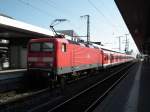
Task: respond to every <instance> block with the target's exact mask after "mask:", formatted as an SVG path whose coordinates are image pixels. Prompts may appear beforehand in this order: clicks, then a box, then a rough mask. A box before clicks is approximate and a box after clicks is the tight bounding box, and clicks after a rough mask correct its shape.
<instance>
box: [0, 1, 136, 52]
mask: <svg viewBox="0 0 150 112" xmlns="http://www.w3.org/2000/svg"><path fill="white" fill-rule="evenodd" d="M0 13H3V14H6V15H8V16H11V17H13V18H14V19H16V20H19V21H23V22H26V23H29V24H32V25H36V26H39V27H42V28H46V29H49V26H50V24H51V23H52V21H53V20H55V19H67V20H68V21H66V22H63V23H60V24H58V25H57V26H55V29H56V30H74V31H75V32H76V33H77V34H78V35H81V36H84V35H86V25H87V24H86V22H87V19H86V18H81V16H84V15H90V40H91V41H98V42H102V44H103V45H104V46H106V47H109V48H110V49H112V50H116V51H117V50H118V49H119V39H118V37H119V36H121V51H122V52H123V51H124V49H125V34H129V35H128V36H127V37H128V40H129V50H131V49H133V50H134V52H135V53H136V52H137V51H138V50H137V48H136V45H135V44H134V41H133V39H132V37H131V35H130V33H129V31H128V29H127V27H126V25H125V23H124V20H123V18H122V17H121V14H120V12H119V10H118V8H117V6H116V4H115V2H114V0H0ZM84 39H85V38H84Z"/></svg>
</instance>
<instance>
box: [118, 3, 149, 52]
mask: <svg viewBox="0 0 150 112" xmlns="http://www.w3.org/2000/svg"><path fill="white" fill-rule="evenodd" d="M115 2H116V4H117V6H118V9H119V10H120V12H121V15H122V17H123V19H124V20H125V23H126V25H127V27H128V29H129V31H130V33H131V35H132V37H133V39H134V41H135V43H136V45H137V47H138V49H139V51H140V52H142V53H144V54H150V28H149V27H150V12H149V11H150V2H149V0H115Z"/></svg>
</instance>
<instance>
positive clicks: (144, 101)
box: [93, 62, 150, 112]
mask: <svg viewBox="0 0 150 112" xmlns="http://www.w3.org/2000/svg"><path fill="white" fill-rule="evenodd" d="M93 112H150V64H148V63H142V62H139V63H137V64H136V65H135V66H134V67H133V68H132V70H131V71H130V73H129V75H128V76H127V77H126V78H125V79H124V80H123V81H121V83H120V84H119V85H118V86H117V87H116V88H115V89H114V90H113V91H112V92H111V93H110V94H109V95H108V96H107V97H106V99H105V100H104V101H103V102H102V103H101V104H100V105H98V106H97V108H96V109H95V110H94V111H93Z"/></svg>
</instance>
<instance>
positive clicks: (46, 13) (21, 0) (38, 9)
mask: <svg viewBox="0 0 150 112" xmlns="http://www.w3.org/2000/svg"><path fill="white" fill-rule="evenodd" d="M18 1H19V2H20V3H22V4H24V5H26V6H29V7H31V8H33V9H34V10H36V11H38V12H40V13H41V14H43V13H44V14H45V15H47V16H50V17H53V18H55V17H54V15H52V14H50V13H49V12H47V11H45V10H43V9H41V8H39V7H36V6H34V5H32V4H31V3H29V2H27V1H24V0H18Z"/></svg>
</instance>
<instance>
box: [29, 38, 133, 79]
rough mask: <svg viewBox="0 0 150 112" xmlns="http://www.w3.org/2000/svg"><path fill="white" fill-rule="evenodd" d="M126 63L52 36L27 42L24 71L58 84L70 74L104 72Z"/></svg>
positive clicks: (116, 55) (126, 58) (118, 57)
mask: <svg viewBox="0 0 150 112" xmlns="http://www.w3.org/2000/svg"><path fill="white" fill-rule="evenodd" d="M60 37H61V38H60ZM130 60H131V57H130V56H127V55H125V54H122V53H119V52H114V51H111V50H107V49H104V48H100V47H98V46H95V45H92V44H86V43H81V42H75V41H71V40H67V39H65V38H64V37H63V36H57V35H56V36H53V37H49V38H38V39H31V40H30V41H29V44H28V56H27V65H28V67H27V68H28V71H42V72H43V73H42V74H41V73H40V74H38V75H40V76H41V75H42V76H44V77H47V78H49V79H52V80H58V78H62V77H66V76H71V75H72V74H74V73H76V74H78V73H79V74H80V73H81V72H84V71H87V70H93V69H102V68H103V67H104V68H107V67H111V66H113V65H116V64H120V63H124V62H127V61H130ZM33 75H37V74H33Z"/></svg>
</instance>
